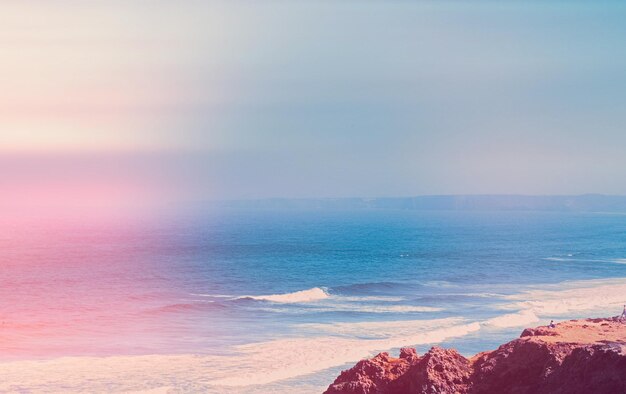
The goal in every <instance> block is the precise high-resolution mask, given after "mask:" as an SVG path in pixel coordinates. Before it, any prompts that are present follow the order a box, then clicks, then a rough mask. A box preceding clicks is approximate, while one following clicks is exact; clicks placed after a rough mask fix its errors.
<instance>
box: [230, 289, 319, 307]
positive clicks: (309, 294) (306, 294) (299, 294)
mask: <svg viewBox="0 0 626 394" xmlns="http://www.w3.org/2000/svg"><path fill="white" fill-rule="evenodd" d="M328 297H330V296H329V294H328V293H327V292H326V291H325V290H324V289H322V288H320V287H314V288H312V289H308V290H300V291H295V292H293V293H285V294H270V295H247V296H241V297H238V298H239V299H252V300H258V301H270V302H277V303H283V304H294V303H304V302H311V301H318V300H323V299H326V298H328Z"/></svg>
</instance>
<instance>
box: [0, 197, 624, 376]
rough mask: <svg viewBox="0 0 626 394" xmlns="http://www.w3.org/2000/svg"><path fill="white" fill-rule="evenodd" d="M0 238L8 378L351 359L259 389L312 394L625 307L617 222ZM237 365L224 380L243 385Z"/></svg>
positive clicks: (472, 221) (282, 222) (389, 216)
mask: <svg viewBox="0 0 626 394" xmlns="http://www.w3.org/2000/svg"><path fill="white" fill-rule="evenodd" d="M3 226H4V229H5V231H4V234H5V236H4V237H3V238H2V239H0V246H2V250H3V252H2V254H1V255H0V259H1V261H0V263H1V264H2V267H3V269H2V271H1V272H0V283H1V284H2V287H1V290H0V296H1V297H0V307H1V309H0V313H1V318H2V320H3V339H4V341H2V340H0V347H1V348H2V351H0V355H1V356H0V357H3V359H5V360H10V359H29V358H42V357H43V358H54V357H59V356H83V355H92V356H107V355H120V354H122V355H138V354H200V355H207V356H211V357H231V356H232V355H233V354H238V355H239V356H241V353H242V352H243V353H246V351H247V350H245V351H242V349H248V348H245V347H244V348H241V347H240V346H241V345H245V344H256V343H260V344H263V345H262V349H264V351H267V349H272V351H276V352H279V353H280V352H281V346H282V347H285V346H287V347H286V348H285V350H284V351H287V352H288V351H290V350H289V349H290V348H289V347H288V345H285V344H284V343H282V342H280V340H281V339H295V340H296V341H300V342H296V345H297V346H298V347H299V348H302V347H303V346H304V349H308V350H307V351H309V352H311V353H314V352H315V349H316V348H317V349H321V350H320V351H324V352H326V351H327V350H325V349H324V348H323V347H320V346H321V344H326V343H329V342H328V341H330V340H337V341H338V342H336V343H335V342H333V343H332V346H335V347H337V348H339V347H341V346H344V345H345V346H351V347H359V346H361V345H363V353H358V354H356V355H347V356H345V357H344V358H338V359H334V358H332V357H330V358H329V357H326V356H324V357H322V355H320V360H319V363H318V365H316V366H313V367H311V368H309V369H304V370H302V369H298V368H293V365H291V364H289V365H280V364H277V365H275V366H274V367H275V368H277V369H279V368H283V369H284V370H285V371H287V372H286V373H285V374H284V375H281V376H280V377H278V378H276V379H274V380H272V379H269V380H267V381H263V380H262V379H261V380H260V381H259V384H268V382H269V383H273V382H276V381H279V382H280V381H284V380H281V379H283V378H286V379H288V380H286V382H297V383H298V384H300V383H302V382H313V383H311V384H313V385H315V384H317V385H319V386H322V385H324V384H328V383H330V381H332V378H333V374H334V373H336V371H337V370H338V369H339V368H341V367H345V366H346V365H347V362H349V360H352V359H353V358H354V357H357V359H358V357H364V356H367V355H368V354H371V353H372V352H374V351H379V350H391V349H394V348H397V347H399V346H402V345H412V344H417V345H418V349H421V350H425V349H426V348H427V347H428V346H430V345H432V344H434V343H439V344H443V345H453V346H456V347H457V348H459V350H461V351H462V352H464V353H467V354H472V353H475V352H477V351H482V350H487V349H489V348H492V347H494V346H496V345H497V344H498V343H501V342H502V341H503V340H508V339H512V338H513V337H515V336H517V335H519V332H520V331H521V329H522V328H523V327H524V326H532V325H538V324H544V323H545V321H546V319H548V318H566V317H583V316H587V315H588V314H590V313H603V312H604V310H605V311H606V315H609V314H617V313H618V312H619V311H620V310H619V309H620V303H621V302H622V301H626V293H622V294H619V292H620V291H622V290H624V289H626V287H624V281H623V280H622V279H621V278H624V277H626V216H624V215H619V214H602V213H572V212H507V211H493V212H488V211H412V210H367V209H361V210H352V211H350V210H345V211H339V210H308V211H297V210H276V211H271V210H222V211H203V212H197V211H193V212H192V211H186V212H184V213H183V212H180V211H179V212H178V213H176V214H163V215H160V216H159V217H158V218H151V219H144V220H135V221H130V220H129V221H118V222H109V223H107V224H106V225H104V224H93V223H90V224H87V223H82V222H80V221H74V222H71V223H64V224H62V225H61V224H58V223H53V224H50V223H48V224H42V223H39V224H38V225H36V226H35V225H29V226H18V225H12V226H9V225H8V224H4V225H3ZM611 278H613V279H611ZM612 280H613V281H612ZM607 286H608V287H607ZM611 286H613V287H611ZM581 289H582V290H581ZM594 289H596V290H594ZM603 289H609V290H603ZM542 291H547V292H549V293H547V294H543V295H542V293H537V292H542ZM603 291H610V292H611V294H609V295H608V296H607V294H603ZM616 291H617V294H616ZM598 292H599V293H598ZM576 294H582V296H581V297H582V298H581V299H576V300H574V301H567V302H563V299H566V298H567V297H570V298H571V297H575V295H576ZM620 297H621V298H624V300H622V299H621V298H620ZM568 299H569V298H568ZM603 308H604V310H603ZM498 318H499V320H498ZM493 319H496V320H493ZM429 324H431V325H432V326H429ZM472 324H474V325H472ZM459 327H460V328H459ZM438 329H446V330H449V331H446V332H445V335H444V334H442V335H439V334H437V335H439V336H437V335H435V334H432V333H433V332H435V331H436V330H438ZM455 330H457V331H458V332H457V331H455ZM419 333H422V334H420V335H422V337H423V338H424V340H423V341H422V340H421V339H420V338H422V337H416V336H415V335H417V334H419ZM429 333H431V334H432V335H434V336H433V337H432V338H431V337H430V336H429V335H431V334H429ZM414 334H415V335H414ZM329 338H330V339H329ZM429 338H430V339H429ZM277 340H278V342H276V341H277ZM405 341H406V342H405ZM289 346H290V345H289ZM294 346H295V345H294ZM307 346H309V347H307ZM239 356H237V357H239ZM248 356H249V359H246V358H245V357H246V354H244V355H243V356H241V357H242V358H236V357H235V358H232V359H230V360H231V361H230V363H231V365H232V366H233V368H236V367H237V366H238V365H239V364H242V368H245V365H244V364H246V363H248V361H250V360H251V361H250V362H254V357H256V356H255V354H254V352H252V353H251V354H248ZM303 357H304V355H303ZM246 360H247V361H246ZM293 363H294V364H297V360H296V361H294V362H293ZM287 364H288V362H287ZM290 368H292V370H290ZM333 368H334V369H333ZM289 371H291V372H289ZM320 371H321V372H320ZM329 371H331V372H329ZM318 372H319V373H318ZM315 373H318V375H315ZM207 374H208V375H209V376H210V371H207ZM220 379H225V378H224V376H222V375H220ZM226 379H227V377H226ZM289 379H291V380H289ZM251 382H252V383H254V379H252V380H251Z"/></svg>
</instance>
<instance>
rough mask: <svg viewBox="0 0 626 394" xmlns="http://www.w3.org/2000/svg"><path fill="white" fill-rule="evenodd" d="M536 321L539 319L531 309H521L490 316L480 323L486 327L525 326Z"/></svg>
mask: <svg viewBox="0 0 626 394" xmlns="http://www.w3.org/2000/svg"><path fill="white" fill-rule="evenodd" d="M536 321H539V317H537V315H535V313H534V312H533V311H532V310H523V311H521V312H518V313H509V314H506V315H501V316H497V317H494V318H491V319H489V320H487V321H485V322H483V323H482V324H483V325H484V326H487V327H497V328H509V327H521V326H526V325H528V324H531V323H534V322H536Z"/></svg>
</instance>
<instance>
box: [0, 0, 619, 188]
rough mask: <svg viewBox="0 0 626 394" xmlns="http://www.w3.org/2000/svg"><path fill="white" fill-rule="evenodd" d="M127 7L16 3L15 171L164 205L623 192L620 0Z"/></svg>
mask: <svg viewBox="0 0 626 394" xmlns="http://www.w3.org/2000/svg"><path fill="white" fill-rule="evenodd" d="M130 3H131V2H122V1H109V2H101V3H99V4H98V3H91V2H90V3H89V4H85V3H81V2H74V1H65V2H55V3H54V5H51V4H50V3H43V2H30V3H28V4H27V5H24V4H23V2H17V1H16V2H13V3H7V5H6V6H2V7H3V8H5V12H3V13H2V14H3V15H4V17H3V19H2V20H0V22H2V25H3V27H2V29H3V30H4V34H3V35H2V37H3V38H2V41H3V43H4V46H5V48H7V50H6V51H4V54H2V55H0V56H2V57H3V59H2V60H3V62H2V64H3V65H2V66H0V70H1V71H2V75H3V77H2V78H3V80H4V81H3V82H4V84H5V86H7V87H8V89H3V93H0V101H2V102H3V103H5V104H7V105H8V107H7V105H5V106H4V107H5V110H4V112H3V119H4V120H3V122H4V123H5V124H4V127H3V128H4V129H5V130H8V131H6V132H5V133H4V136H3V137H0V148H2V151H3V152H5V153H6V154H5V157H4V159H3V160H4V161H8V163H9V165H8V167H7V166H4V169H3V170H1V171H2V172H3V173H5V175H6V173H7V172H11V173H12V174H13V175H14V177H17V178H19V179H22V180H23V179H26V181H25V182H27V183H28V182H32V183H37V182H43V181H44V179H42V175H41V171H39V170H37V168H38V166H39V167H45V168H46V169H47V171H48V172H49V173H50V174H51V175H47V178H46V179H45V181H49V180H52V181H53V182H54V180H55V179H56V178H55V175H54V172H55V171H54V168H58V171H57V173H63V174H64V175H63V179H67V178H72V177H75V178H76V179H94V178H95V179H97V178H103V177H104V178H106V179H115V178H116V177H120V178H124V179H127V178H128V179H134V180H133V181H128V182H131V183H132V182H135V183H139V184H141V182H146V188H147V190H148V189H150V190H152V191H153V192H152V193H151V195H152V196H159V193H161V192H162V195H161V196H160V197H155V198H163V199H204V198H207V199H214V198H217V199H224V198H263V197H342V196H369V197H374V196H407V195H419V194H452V193H463V194H469V193H523V194H578V193H590V192H593V193H610V194H626V171H624V169H626V130H625V128H626V111H624V106H625V105H626V45H624V43H625V42H626V24H625V23H624V20H626V6H624V5H623V4H622V3H620V2H593V3H592V2H589V3H582V2H517V3H513V2H506V3H504V4H501V3H497V2H409V1H406V2H405V1H395V2H394V1H387V2H382V1H381V2H377V1H362V2H356V1H355V2H351V1H340V2H339V1H296V2H290V1H275V2H269V1H268V2H255V1H247V2H244V1H229V2H202V1H182V2H142V1H138V2H132V4H130ZM6 108H8V109H6ZM7 152H8V153H7ZM7 155H8V156H7ZM12 160H13V161H12ZM29 160H30V162H29ZM24 163H28V164H24ZM55 166H56V167H55ZM9 167H11V170H10V171H9V170H7V168H9ZM51 168H52V169H53V170H50V169H51ZM68 172H69V173H70V175H68ZM15 174H18V175H17V176H16V175H15ZM103 174H105V175H106V176H104V175H103ZM128 179H127V180H128ZM5 182H6V181H5ZM77 182H78V181H77ZM44 183H45V182H44ZM155 184H158V185H160V189H159V188H157V189H158V190H161V192H159V191H156V190H157V189H151V187H152V186H154V185H155ZM75 186H76V185H75ZM76 187H78V188H80V187H81V186H80V182H78V186H76ZM172 190H175V192H172Z"/></svg>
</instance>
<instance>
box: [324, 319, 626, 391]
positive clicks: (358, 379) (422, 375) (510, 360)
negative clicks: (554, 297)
mask: <svg viewBox="0 0 626 394" xmlns="http://www.w3.org/2000/svg"><path fill="white" fill-rule="evenodd" d="M325 393H326V394H333V393H359V394H385V393H393V394H402V393H412V394H413V393H428V394H434V393H446V394H448V393H449V394H452V393H459V394H479V393H515V394H525V393H528V394H531V393H532V394H543V393H546V394H547V393H563V394H565V393H568V394H569V393H572V394H574V393H581V394H582V393H600V394H602V393H606V394H615V393H626V323H620V322H619V321H617V319H615V318H609V319H586V320H572V321H567V322H563V323H560V324H557V326H556V327H555V328H547V327H538V328H531V329H526V330H524V332H522V335H521V336H520V338H519V339H516V340H513V341H511V342H508V343H506V344H504V345H502V346H500V347H499V348H498V349H496V350H493V351H489V352H484V353H479V354H477V355H475V356H474V357H471V358H469V359H468V358H465V357H463V356H462V355H461V354H459V353H458V352H457V351H456V350H454V349H442V348H440V347H433V348H432V349H430V350H429V351H428V352H427V353H426V354H424V355H422V356H418V355H417V353H416V351H415V349H410V348H404V349H402V350H401V351H400V356H399V357H398V358H395V357H391V356H389V354H388V353H380V354H379V355H377V356H376V357H374V358H372V359H369V360H361V361H359V362H358V363H357V364H356V365H355V366H354V367H352V368H350V369H349V370H346V371H343V372H342V373H341V375H339V377H337V379H335V381H334V382H333V384H331V385H330V386H329V387H328V389H327V390H326V392H325Z"/></svg>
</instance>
